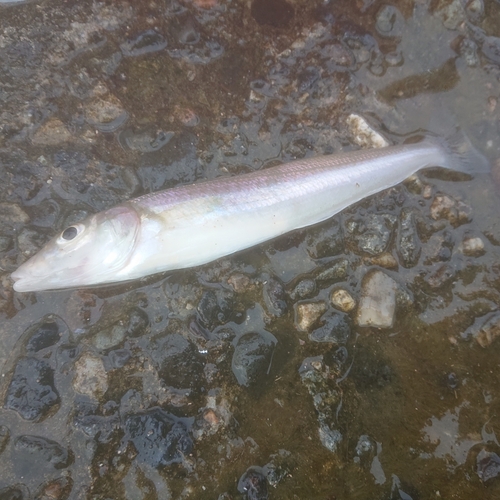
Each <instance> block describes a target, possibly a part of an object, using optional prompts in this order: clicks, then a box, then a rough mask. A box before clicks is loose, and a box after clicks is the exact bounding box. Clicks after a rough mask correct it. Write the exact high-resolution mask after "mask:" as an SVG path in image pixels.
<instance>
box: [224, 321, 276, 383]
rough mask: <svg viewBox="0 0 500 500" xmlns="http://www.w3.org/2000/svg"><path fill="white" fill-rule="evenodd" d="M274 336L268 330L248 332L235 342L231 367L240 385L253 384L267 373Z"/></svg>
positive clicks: (273, 345)
mask: <svg viewBox="0 0 500 500" xmlns="http://www.w3.org/2000/svg"><path fill="white" fill-rule="evenodd" d="M277 343H278V341H277V339H276V337H275V336H274V335H272V334H271V333H269V332H266V331H264V330H263V331H261V332H258V333H257V332H250V333H245V334H244V335H242V336H241V337H239V338H238V339H237V340H236V342H235V347H234V353H233V359H232V363H231V368H232V370H233V373H234V376H235V377H236V380H237V381H238V383H239V384H240V385H243V386H246V387H248V386H250V385H255V384H256V383H257V382H258V381H262V380H263V378H264V377H265V376H266V375H267V374H268V373H269V369H270V366H271V361H272V355H273V352H274V349H275V346H276V344H277Z"/></svg>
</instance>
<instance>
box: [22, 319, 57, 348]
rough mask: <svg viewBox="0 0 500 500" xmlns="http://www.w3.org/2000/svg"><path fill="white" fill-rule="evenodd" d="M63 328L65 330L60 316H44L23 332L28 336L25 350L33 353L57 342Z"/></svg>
mask: <svg viewBox="0 0 500 500" xmlns="http://www.w3.org/2000/svg"><path fill="white" fill-rule="evenodd" d="M65 330H66V331H67V327H66V325H65V324H64V322H63V321H62V320H61V319H60V318H58V317H56V316H53V315H48V316H45V318H43V319H42V320H41V321H40V322H39V323H37V324H36V325H33V326H32V327H30V328H29V329H28V330H27V331H26V332H25V335H26V337H27V338H28V342H27V343H26V351H27V352H28V353H29V354H34V353H36V352H38V351H41V350H42V349H46V348H47V347H52V346H53V345H55V344H57V342H59V340H60V339H61V336H62V334H63V333H64V332H65Z"/></svg>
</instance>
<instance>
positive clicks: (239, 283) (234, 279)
mask: <svg viewBox="0 0 500 500" xmlns="http://www.w3.org/2000/svg"><path fill="white" fill-rule="evenodd" d="M227 282H228V284H229V285H231V287H232V288H233V290H234V291H235V292H236V293H243V292H246V291H247V290H248V288H249V287H250V283H251V281H250V278H249V277H248V276H247V275H246V274H243V273H234V274H231V276H229V278H228V279H227Z"/></svg>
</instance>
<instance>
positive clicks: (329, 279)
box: [316, 259, 349, 286]
mask: <svg viewBox="0 0 500 500" xmlns="http://www.w3.org/2000/svg"><path fill="white" fill-rule="evenodd" d="M348 271H349V261H348V260H347V259H339V260H336V261H334V262H330V263H328V264H327V265H326V266H325V267H323V268H321V269H320V270H319V272H318V273H317V275H316V280H317V281H320V282H323V283H322V285H323V286H324V285H326V284H332V283H336V282H338V281H344V280H345V279H346V278H347V275H348Z"/></svg>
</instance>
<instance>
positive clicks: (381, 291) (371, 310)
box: [356, 270, 398, 328]
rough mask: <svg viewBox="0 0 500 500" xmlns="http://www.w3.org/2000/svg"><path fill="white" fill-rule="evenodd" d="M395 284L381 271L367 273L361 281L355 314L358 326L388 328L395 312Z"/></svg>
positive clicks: (396, 287)
mask: <svg viewBox="0 0 500 500" xmlns="http://www.w3.org/2000/svg"><path fill="white" fill-rule="evenodd" d="M397 289H398V285H397V283H396V282H395V281H394V280H393V279H392V278H391V277H390V276H388V275H387V274H385V273H383V272H382V271H379V270H375V271H373V272H369V273H367V274H366V276H365V277H364V279H363V283H362V286H361V299H360V302H359V306H358V312H357V318H356V319H357V323H358V325H359V326H372V327H375V328H390V327H391V326H392V325H393V322H394V314H395V312H396V291H397Z"/></svg>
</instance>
